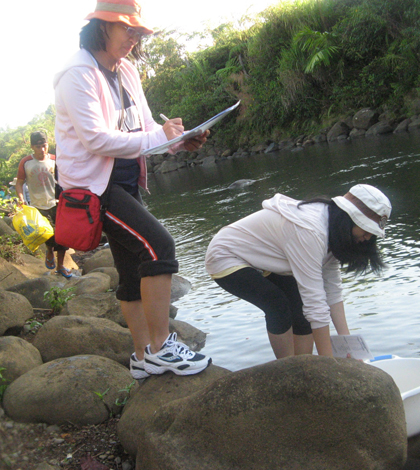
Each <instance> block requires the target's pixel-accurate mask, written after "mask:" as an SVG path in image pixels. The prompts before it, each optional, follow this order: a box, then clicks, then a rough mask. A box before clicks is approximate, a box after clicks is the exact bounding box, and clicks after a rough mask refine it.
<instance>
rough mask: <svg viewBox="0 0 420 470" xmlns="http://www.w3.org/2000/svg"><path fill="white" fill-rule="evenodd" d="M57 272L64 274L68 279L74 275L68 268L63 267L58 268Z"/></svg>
mask: <svg viewBox="0 0 420 470" xmlns="http://www.w3.org/2000/svg"><path fill="white" fill-rule="evenodd" d="M55 274H61V275H62V276H64V277H65V278H66V279H70V278H71V277H73V274H72V273H71V272H70V271H69V270H68V269H66V268H61V269H58V270H57V271H56V272H55Z"/></svg>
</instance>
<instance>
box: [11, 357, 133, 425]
mask: <svg viewBox="0 0 420 470" xmlns="http://www.w3.org/2000/svg"><path fill="white" fill-rule="evenodd" d="M132 382H133V378H132V377H131V374H130V372H129V370H128V369H127V368H125V367H124V366H122V365H121V364H118V363H117V362H115V361H112V360H111V359H108V358H106V357H99V356H73V357H67V358H63V359H56V360H55V361H51V362H48V363H46V364H43V365H41V366H39V367H36V368H35V369H32V370H30V371H29V372H27V373H26V374H24V375H22V376H20V377H19V378H18V379H17V380H15V381H14V382H13V383H12V384H11V385H9V387H7V389H6V392H5V394H4V397H3V408H4V411H5V412H6V414H7V416H9V417H10V418H11V419H13V420H14V421H21V422H28V423H48V424H58V425H61V424H67V423H72V424H74V425H80V426H84V425H87V424H99V423H102V422H104V421H105V420H107V419H108V418H109V417H110V416H111V415H115V414H116V413H118V412H119V411H120V410H121V407H120V406H119V405H118V404H117V403H119V402H122V401H123V400H124V399H126V398H127V392H125V391H124V389H127V387H128V386H129V385H130V384H131V383H132ZM122 390H123V391H122Z"/></svg>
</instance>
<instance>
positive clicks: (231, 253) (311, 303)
mask: <svg viewBox="0 0 420 470" xmlns="http://www.w3.org/2000/svg"><path fill="white" fill-rule="evenodd" d="M262 206H263V209H262V210H260V211H259V212H256V213H254V214H251V215H249V216H248V217H245V218H244V219H241V220H239V221H238V222H235V223H233V224H231V225H228V226H227V227H224V228H223V229H222V230H220V231H219V233H218V234H217V235H216V236H215V237H214V238H213V240H212V241H211V243H210V245H209V248H208V250H207V255H206V269H207V271H208V273H209V274H210V275H211V277H212V278H213V279H214V280H215V281H216V282H217V284H219V285H220V286H221V287H222V288H223V289H225V290H226V291H228V292H230V293H231V294H233V295H236V296H237V297H239V298H242V299H244V300H246V301H248V302H250V303H252V304H254V305H256V306H257V307H259V308H260V309H261V310H263V312H264V313H265V317H266V325H267V332H268V337H269V340H270V344H271V347H272V349H273V351H274V354H275V356H276V358H282V357H287V356H292V355H298V354H312V349H313V340H315V345H316V348H317V351H318V354H320V355H323V356H332V347H331V341H330V332H329V323H330V321H331V319H332V321H333V323H334V326H335V328H336V330H337V333H338V334H341V335H348V334H349V329H348V326H347V322H346V317H345V313H344V306H343V299H342V289H341V276H340V265H347V272H351V271H354V272H355V273H356V274H358V273H362V272H365V271H366V270H367V269H368V268H369V267H370V268H371V269H372V271H374V272H376V273H377V272H380V271H381V269H382V268H383V266H384V264H383V262H382V260H381V256H380V254H379V252H378V250H377V245H376V241H377V237H383V236H384V235H385V231H384V228H385V224H386V221H387V219H388V218H389V216H390V214H391V203H390V202H389V200H388V198H387V197H386V196H385V195H384V194H383V193H382V192H381V191H379V190H378V189H377V188H374V187H373V186H370V185H368V184H358V185H356V186H353V187H352V188H351V189H350V191H349V192H348V193H347V194H345V195H344V196H338V197H334V198H332V200H329V199H325V198H317V199H313V200H309V201H301V202H299V201H296V200H294V199H291V198H289V197H287V196H285V195H282V194H276V195H275V196H274V197H273V198H272V199H268V200H266V201H264V202H263V204H262Z"/></svg>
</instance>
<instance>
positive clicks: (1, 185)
mask: <svg viewBox="0 0 420 470" xmlns="http://www.w3.org/2000/svg"><path fill="white" fill-rule="evenodd" d="M54 124H55V108H54V106H52V105H51V106H49V107H48V109H47V110H46V111H45V112H44V113H42V114H40V115H38V116H36V117H34V119H32V121H30V122H29V123H28V124H27V125H26V126H20V127H18V128H16V129H6V130H4V129H0V190H1V189H3V190H7V185H8V183H9V182H10V181H13V178H15V176H16V174H17V169H18V165H19V162H20V161H21V159H22V158H23V157H26V155H29V154H30V153H31V144H30V135H31V132H34V131H36V130H40V129H44V130H45V131H47V134H48V138H49V144H50V148H49V152H50V153H53V154H55V142H54V140H53V138H54ZM12 196H15V194H12Z"/></svg>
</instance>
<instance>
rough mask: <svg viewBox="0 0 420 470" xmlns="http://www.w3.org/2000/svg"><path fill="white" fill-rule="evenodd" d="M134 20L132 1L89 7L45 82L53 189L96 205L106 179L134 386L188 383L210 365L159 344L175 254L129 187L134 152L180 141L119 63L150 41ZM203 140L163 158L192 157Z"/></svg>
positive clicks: (134, 75) (129, 68)
mask: <svg viewBox="0 0 420 470" xmlns="http://www.w3.org/2000/svg"><path fill="white" fill-rule="evenodd" d="M140 11H141V8H140V5H139V4H138V3H137V1H136V0H102V1H98V3H97V6H96V10H95V11H94V12H93V13H90V14H89V15H88V16H87V18H86V19H87V20H89V22H88V24H87V25H86V26H84V27H83V28H82V30H81V33H80V50H79V51H78V52H77V53H76V54H75V55H74V56H73V57H72V59H71V60H70V62H69V63H68V64H67V65H66V66H65V68H64V69H63V70H62V71H61V72H60V73H58V74H57V75H56V77H55V79H54V88H55V94H56V111H57V117H56V142H57V167H58V172H59V175H58V181H59V184H60V185H61V186H62V187H63V188H64V189H70V188H75V187H77V188H84V189H89V190H90V191H92V192H93V193H95V194H97V195H98V196H101V195H103V194H104V192H105V189H106V188H107V186H108V183H109V180H110V178H111V173H112V181H111V183H110V189H109V200H108V206H107V208H108V210H107V213H106V217H105V220H104V226H103V230H104V232H105V233H106V235H107V237H108V241H109V245H110V248H111V251H112V254H113V257H114V261H115V265H116V268H117V270H118V273H119V278H120V281H119V287H118V290H117V298H118V299H119V300H120V301H121V309H122V313H123V315H124V317H125V319H126V321H127V325H128V327H129V329H130V332H131V334H132V337H133V341H134V346H135V352H134V353H133V355H132V356H131V360H130V370H131V373H132V375H133V377H134V378H136V379H143V378H146V377H148V376H149V375H150V374H162V373H163V372H165V371H166V370H171V371H173V372H174V373H175V374H178V375H190V374H196V373H198V372H200V371H202V370H203V369H205V368H206V367H207V366H208V365H209V364H210V362H211V359H210V358H208V357H206V356H204V355H202V354H197V353H194V352H192V351H190V350H189V348H188V347H187V346H185V345H184V344H182V343H179V342H177V338H176V333H172V334H169V304H170V294H171V275H172V273H176V272H178V262H177V261H176V259H175V245H174V241H173V239H172V237H171V236H170V234H169V233H168V232H167V231H166V229H165V228H164V227H163V226H162V225H161V224H160V223H159V222H158V220H157V219H155V217H153V216H152V215H151V214H150V213H149V212H148V211H147V209H146V208H145V207H144V206H143V204H142V200H141V196H140V193H139V185H141V186H142V187H143V188H145V189H146V191H147V181H146V178H147V169H146V162H145V157H144V155H142V152H143V151H144V150H146V149H148V148H150V147H154V146H157V145H161V144H164V143H166V142H167V141H168V140H170V139H172V138H175V137H177V136H179V135H181V134H182V133H183V131H184V127H183V125H182V120H181V119H179V118H176V119H170V120H168V121H167V122H165V124H164V126H160V125H158V124H157V123H156V122H155V121H154V120H153V118H152V115H151V112H150V109H149V107H148V105H147V102H146V98H145V96H144V93H143V90H142V87H141V84H140V79H139V73H138V71H137V70H136V68H135V67H134V66H133V65H132V64H131V62H129V61H128V60H127V59H126V57H127V55H128V54H131V56H132V57H134V58H135V59H139V58H140V56H141V38H142V37H143V36H144V35H148V34H152V31H151V30H150V29H149V28H147V27H146V26H145V25H144V24H143V21H142V18H141V14H140ZM207 135H208V133H206V134H203V135H202V136H199V137H197V138H195V139H190V140H187V141H185V142H184V144H183V145H182V146H177V147H176V149H173V150H182V149H186V150H188V151H194V150H196V149H198V148H200V147H201V146H202V145H203V143H204V142H205V141H206V137H207ZM114 162H115V167H114ZM113 168H114V169H113Z"/></svg>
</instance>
